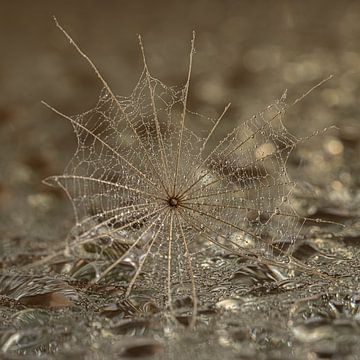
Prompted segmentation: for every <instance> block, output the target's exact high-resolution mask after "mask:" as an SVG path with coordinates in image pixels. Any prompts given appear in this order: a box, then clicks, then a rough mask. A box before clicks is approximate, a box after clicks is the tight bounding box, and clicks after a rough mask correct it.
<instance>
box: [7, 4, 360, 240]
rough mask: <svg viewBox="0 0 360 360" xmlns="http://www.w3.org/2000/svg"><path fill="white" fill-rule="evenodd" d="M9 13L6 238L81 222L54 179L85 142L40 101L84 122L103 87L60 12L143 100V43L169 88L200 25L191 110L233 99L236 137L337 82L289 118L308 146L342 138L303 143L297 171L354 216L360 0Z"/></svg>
mask: <svg viewBox="0 0 360 360" xmlns="http://www.w3.org/2000/svg"><path fill="white" fill-rule="evenodd" d="M0 4H1V12H0V51H1V53H0V54H1V56H0V219H1V220H0V236H1V238H2V239H5V238H9V239H10V238H11V239H13V240H14V239H15V240H16V239H17V240H18V241H20V240H19V239H23V240H21V241H27V240H28V241H29V244H30V242H31V244H32V246H33V245H34V241H33V239H34V238H38V239H39V244H40V243H41V241H40V240H41V239H47V241H49V240H51V239H52V240H54V241H59V242H60V241H62V239H63V237H64V236H65V235H66V233H67V231H68V230H69V229H70V227H71V225H72V223H73V218H72V209H71V206H70V205H69V203H68V201H67V199H66V198H65V196H64V195H63V194H62V193H61V192H60V191H56V190H54V189H51V188H48V187H46V186H45V185H43V184H42V183H41V180H42V179H43V178H45V177H46V176H49V175H54V174H58V173H61V172H62V171H63V168H64V167H65V165H66V163H67V161H69V160H70V158H71V155H72V153H73V152H74V150H75V147H76V142H75V136H74V134H73V132H72V127H71V125H70V124H69V123H67V122H66V121H65V120H63V119H61V118H59V116H57V115H56V114H54V113H52V112H50V111H49V110H48V109H46V108H45V107H44V106H42V105H41V104H40V101H41V100H46V101H47V102H49V103H50V104H52V105H53V106H55V107H56V108H58V109H59V110H61V111H62V112H64V113H66V114H69V115H72V114H76V113H80V112H83V111H85V110H88V109H89V108H91V107H92V106H94V105H95V103H96V101H97V97H98V94H99V91H100V88H101V85H100V83H99V81H98V79H97V77H96V75H95V74H94V73H93V72H92V70H91V69H90V67H89V66H88V64H87V63H86V62H85V61H84V59H83V58H81V57H80V56H79V54H77V53H76V51H75V50H74V48H73V47H72V46H70V45H69V42H68V41H67V40H66V39H65V37H64V36H63V34H62V33H61V32H60V31H59V30H58V29H57V28H56V26H55V24H54V21H53V18H52V16H53V15H56V17H57V18H58V20H59V22H60V23H61V24H62V26H63V27H64V28H65V29H66V30H67V31H68V32H69V33H70V34H71V36H72V37H73V38H74V40H75V41H77V42H78V44H79V45H80V47H81V48H82V49H83V50H84V51H85V52H86V53H87V54H88V56H89V57H90V58H91V59H92V60H93V61H94V62H95V64H97V66H98V67H99V69H100V70H101V71H102V73H103V75H104V77H105V78H106V79H107V80H108V82H109V84H110V86H111V88H112V89H113V91H114V92H115V93H117V94H119V95H127V94H130V92H131V90H132V89H133V87H134V85H135V84H136V81H137V79H138V77H139V75H140V71H141V69H142V63H141V56H140V52H139V46H138V40H137V34H139V33H140V34H142V36H143V41H144V44H145V48H146V53H147V59H148V63H149V66H150V70H151V72H152V74H153V75H154V76H155V77H157V78H159V79H160V80H162V81H163V82H164V83H165V84H168V85H181V84H184V83H185V80H186V74H187V66H188V55H189V49H190V39H191V33H192V30H195V31H196V34H197V38H196V56H195V60H194V66H193V75H192V82H191V86H190V99H189V107H190V108H191V109H192V110H195V111H198V112H200V113H202V114H206V115H210V116H216V115H217V114H220V113H221V112H222V110H223V108H224V106H225V105H226V104H227V103H228V102H229V101H230V102H231V103H232V107H231V110H230V111H229V113H228V115H227V117H226V119H225V121H224V123H223V127H222V129H221V131H222V132H224V133H225V132H226V131H228V130H229V129H230V128H231V127H232V126H233V125H235V124H237V123H240V122H241V121H244V120H246V119H248V118H249V117H250V116H251V115H252V114H254V113H256V112H258V111H260V110H261V109H263V108H264V107H265V106H267V105H269V104H271V103H272V102H273V101H274V100H276V99H278V98H280V97H281V95H282V94H283V93H284V91H285V90H286V89H287V90H288V102H289V103H292V102H293V101H294V100H295V99H296V98H298V97H300V96H301V95H302V94H304V93H305V92H306V91H307V90H308V89H310V88H311V87H312V86H314V85H315V84H317V83H318V82H320V81H321V80H323V79H325V78H327V77H328V76H329V75H330V74H334V75H335V77H334V78H333V79H332V80H331V81H329V82H327V83H326V84H324V85H323V86H322V87H321V88H319V89H317V90H316V91H314V92H313V93H312V94H311V95H309V96H308V97H306V98H305V99H304V100H303V101H301V102H300V103H298V104H297V105H296V106H295V107H293V108H291V109H289V111H288V114H287V117H286V120H285V124H286V126H287V127H288V128H289V129H290V130H291V132H292V133H293V134H295V135H296V136H298V137H300V136H306V135H309V134H311V133H312V131H314V130H316V129H320V130H321V129H323V128H325V127H329V126H332V125H335V126H337V127H338V129H337V130H336V129H331V130H329V131H327V132H326V134H324V135H320V136H318V137H316V138H314V139H312V140H310V141H308V142H305V143H303V144H301V145H300V146H299V147H298V148H297V149H296V151H295V152H294V154H293V156H292V158H291V161H290V163H289V166H290V170H291V174H292V177H295V178H296V179H297V180H298V181H299V182H300V184H311V186H312V187H313V188H312V189H314V188H316V189H319V192H318V194H323V195H324V196H328V197H329V194H335V195H333V197H334V198H335V199H337V200H339V201H340V200H341V203H342V204H343V205H342V206H343V207H342V210H341V211H347V212H351V211H352V207H353V208H354V207H355V206H356V205H355V204H356V202H355V203H354V196H355V198H356V196H358V197H359V195H356V194H358V193H359V191H358V188H359V181H360V180H359V168H360V165H359V143H360V120H359V116H360V111H359V96H360V86H359V84H360V41H359V40H360V21H359V19H360V2H359V1H344V0H343V1H329V0H317V1H259V0H251V1H238V0H222V1H209V0H204V1H199V0H197V1H190V0H188V1H187V0H182V1H163V0H160V1H147V0H143V1H138V0H134V1H110V0H108V1H100V0H97V1H94V0H87V1H83V0H78V1H66V0H61V1H57V0H56V1H48V0H37V1H31V2H30V1H25V0H23V1H20V0H13V1H5V0H0ZM309 186H310V185H309ZM312 191H313V190H312ZM331 199H332V198H330V199H328V200H329V201H330V202H331V201H332V200H331ZM358 200H359V199H358ZM339 211H340V210H339ZM354 211H355V210H354ZM35 243H36V242H35ZM39 246H40V245H39Z"/></svg>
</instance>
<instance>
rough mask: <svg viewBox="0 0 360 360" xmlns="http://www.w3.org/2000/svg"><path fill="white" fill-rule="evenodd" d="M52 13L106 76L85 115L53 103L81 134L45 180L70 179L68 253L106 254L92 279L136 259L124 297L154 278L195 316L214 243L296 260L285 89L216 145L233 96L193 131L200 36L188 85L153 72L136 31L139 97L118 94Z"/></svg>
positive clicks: (165, 299) (257, 256) (297, 220)
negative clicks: (191, 104)
mask: <svg viewBox="0 0 360 360" xmlns="http://www.w3.org/2000/svg"><path fill="white" fill-rule="evenodd" d="M55 22H56V25H57V26H58V27H59V28H60V30H61V31H62V32H63V33H64V34H65V36H66V37H67V38H68V40H69V41H70V42H71V43H72V44H73V45H74V46H75V48H76V49H77V51H78V52H79V53H80V54H81V55H82V56H83V57H84V58H85V59H86V60H87V61H88V63H89V64H90V65H91V67H92V68H93V70H94V71H95V73H96V75H97V76H98V77H99V79H100V81H101V83H102V85H103V89H102V91H101V94H100V97H99V101H98V103H97V105H96V106H95V107H94V108H93V109H91V110H89V111H87V112H85V113H83V114H81V115H76V116H67V115H64V114H62V113H60V112H59V111H58V110H56V109H54V108H53V107H51V106H50V105H47V104H46V103H45V105H46V106H48V107H49V108H51V109H52V110H53V111H55V112H56V113H57V114H59V115H61V116H62V117H64V118H66V119H68V120H69V121H70V122H71V124H72V125H73V128H74V132H75V134H76V136H77V140H78V146H77V150H76V152H75V154H74V156H73V158H72V160H71V161H70V163H69V164H68V165H67V167H66V169H65V171H64V173H63V174H62V175H58V176H53V177H50V178H48V179H46V180H45V181H46V183H48V184H50V185H55V186H59V187H60V188H62V189H63V190H64V191H65V192H66V194H67V195H68V197H69V198H70V200H71V202H72V205H73V208H74V213H75V219H76V224H75V226H74V227H73V229H72V230H71V232H70V234H69V236H68V239H67V249H68V251H70V252H71V253H72V254H74V255H76V256H90V254H91V256H93V257H95V258H97V259H105V260H106V261H105V262H104V264H105V266H104V267H103V268H101V271H99V273H98V276H97V278H96V280H97V281H100V280H104V279H106V278H107V277H108V276H109V275H110V274H111V273H118V272H120V271H121V269H122V268H124V266H125V265H128V268H129V267H130V268H131V271H129V273H130V277H129V278H128V280H127V283H126V292H125V295H126V296H129V295H130V294H131V293H132V292H133V291H135V290H136V289H139V288H141V287H144V286H145V287H146V286H148V287H152V288H154V289H155V290H156V294H157V297H158V301H159V303H162V304H163V305H165V306H167V307H168V308H170V309H171V308H172V306H173V304H174V301H175V300H177V299H178V298H180V297H184V296H185V297H186V296H187V297H188V298H190V299H191V303H192V307H193V314H194V315H195V314H196V309H197V307H198V290H199V288H200V287H201V286H202V284H203V283H206V282H207V281H208V279H204V276H205V275H204V272H203V270H202V267H201V262H199V261H198V259H197V257H198V256H201V254H202V253H203V252H204V251H206V249H208V248H218V249H220V250H222V251H226V252H229V253H231V254H236V255H238V256H241V257H244V258H245V259H250V260H254V261H259V262H264V263H268V264H281V263H282V264H284V263H286V262H288V261H289V259H291V252H292V249H293V247H294V244H295V242H296V239H297V236H298V234H299V232H300V231H301V228H302V225H303V223H304V221H305V220H306V219H304V218H301V217H299V216H298V215H297V214H296V212H295V211H294V210H293V208H292V206H291V191H292V189H293V186H294V184H293V183H292V181H291V180H290V179H289V176H288V174H287V169H286V161H287V159H288V156H289V154H290V152H291V150H292V149H293V148H294V147H295V145H296V144H297V143H298V142H299V141H301V140H303V139H299V138H297V137H295V136H294V135H292V134H290V133H289V132H288V131H287V129H286V128H285V127H284V125H283V123H282V119H283V117H284V113H285V110H286V104H285V102H284V101H285V98H284V97H283V98H281V99H280V100H279V101H277V102H275V103H274V104H272V105H271V106H268V107H267V108H266V109H265V110H264V111H263V112H261V113H259V114H257V115H255V116H253V117H252V118H251V119H250V120H248V121H246V122H244V123H242V124H241V125H240V126H237V127H235V128H234V129H233V130H232V131H231V132H230V133H229V134H228V135H227V136H225V137H224V138H223V139H222V140H220V141H219V142H217V143H214V141H213V138H214V136H213V135H214V133H215V132H216V131H217V128H218V127H219V124H221V120H222V119H223V118H224V117H225V116H226V112H227V109H228V108H229V105H230V104H229V105H227V106H226V107H225V109H224V111H223V113H222V114H221V115H220V116H219V117H218V118H217V119H210V118H206V119H207V124H208V125H207V126H208V129H207V131H206V133H205V135H202V134H196V133H195V132H194V131H192V130H190V126H189V124H194V123H196V122H197V121H199V119H202V120H203V119H204V117H201V116H200V115H199V114H196V113H194V112H191V111H190V110H189V109H188V106H187V99H188V93H189V85H190V78H191V68H192V62H193V55H194V39H195V34H193V38H192V41H191V50H190V58H189V68H188V75H187V79H186V83H185V85H184V86H182V87H177V88H176V87H168V86H166V85H164V84H163V83H162V82H160V81H159V80H157V79H156V78H154V77H153V76H152V75H151V73H150V71H149V68H148V65H147V62H146V57H145V52H144V48H143V45H142V42H141V38H140V37H139V41H140V48H141V53H142V56H143V64H144V67H143V71H142V73H141V76H140V79H139V81H138V83H137V84H136V86H135V88H134V90H133V91H132V93H131V95H130V96H128V97H122V96H117V95H115V94H114V93H113V91H112V90H111V89H110V87H109V86H108V84H107V82H106V81H105V80H104V78H103V77H102V75H101V74H100V72H99V71H98V69H97V68H96V66H95V65H94V63H93V62H92V61H91V60H90V59H89V58H88V57H87V55H85V53H83V52H82V50H81V49H80V48H79V47H78V45H77V44H76V43H75V42H74V41H73V40H72V39H71V37H70V36H69V35H68V33H67V32H66V31H65V30H64V29H63V28H62V27H61V26H60V25H59V23H58V22H57V21H56V19H55ZM317 86H318V85H317ZM305 95H306V94H305Z"/></svg>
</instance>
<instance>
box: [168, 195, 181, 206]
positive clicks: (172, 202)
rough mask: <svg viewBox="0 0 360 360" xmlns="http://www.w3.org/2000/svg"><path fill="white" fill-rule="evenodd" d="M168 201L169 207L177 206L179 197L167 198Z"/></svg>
mask: <svg viewBox="0 0 360 360" xmlns="http://www.w3.org/2000/svg"><path fill="white" fill-rule="evenodd" d="M168 203H169V205H170V206H171V207H177V206H178V205H179V199H178V198H176V197H171V198H169V200H168Z"/></svg>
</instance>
